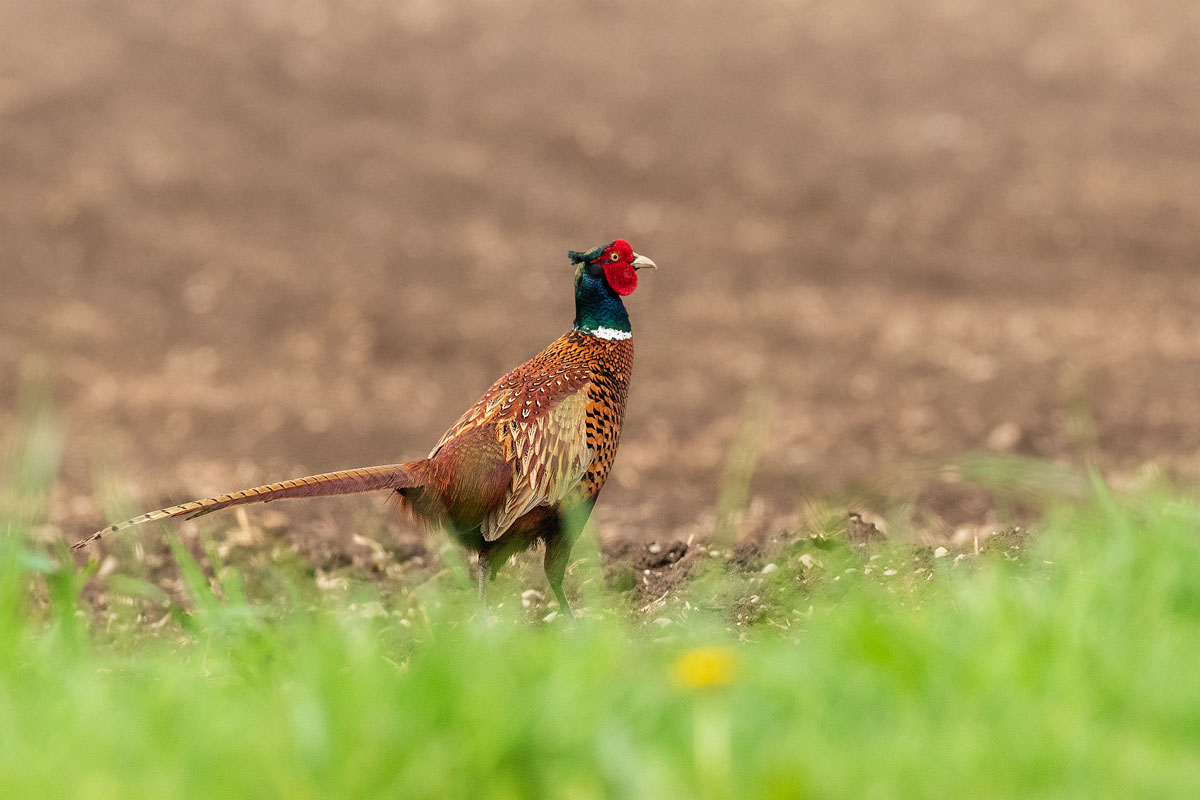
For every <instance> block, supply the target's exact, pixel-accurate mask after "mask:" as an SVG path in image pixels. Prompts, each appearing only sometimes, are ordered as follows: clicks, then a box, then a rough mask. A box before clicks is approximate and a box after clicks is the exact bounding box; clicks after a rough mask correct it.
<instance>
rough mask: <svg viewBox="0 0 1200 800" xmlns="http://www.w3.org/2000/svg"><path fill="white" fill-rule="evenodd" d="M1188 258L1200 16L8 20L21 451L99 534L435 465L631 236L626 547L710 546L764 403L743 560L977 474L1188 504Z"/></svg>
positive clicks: (13, 350)
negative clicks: (1079, 478) (358, 469)
mask: <svg viewBox="0 0 1200 800" xmlns="http://www.w3.org/2000/svg"><path fill="white" fill-rule="evenodd" d="M1197 220H1200V4H1197V3H1195V2H1192V1H1191V0H1145V1H1144V2H1139V3H1130V2H1124V1H1123V0H1059V2H1050V3H1047V2H1034V1H1033V0H1014V2H1007V3H999V4H998V3H989V2H984V1H983V0H913V1H912V2H906V3H893V2H883V1H882V0H836V1H829V2H816V1H813V2H805V1H804V0H790V1H789V2H783V1H782V0H744V2H741V3H736V4H732V3H724V2H712V1H704V2H694V1H693V2H683V1H682V0H659V1H658V2H633V1H626V0H613V1H611V2H608V1H604V2H601V1H600V0H597V1H595V2H583V3H553V4H550V3H546V4H536V3H532V2H526V1H525V0H504V2H499V1H494V2H484V1H483V0H474V1H472V0H456V1H455V2H439V1H437V0H346V1H345V2H332V0H204V2H185V3H166V2H112V0H107V1H101V0H66V1H63V0H40V1H39V2H36V3H33V2H26V1H23V0H0V280H2V283H0V426H4V427H7V426H10V425H11V424H12V422H13V420H14V417H15V415H16V413H17V406H18V403H17V398H18V396H19V393H20V387H21V384H22V381H25V380H28V375H29V373H30V372H31V371H34V372H37V371H41V372H43V373H47V374H48V376H49V381H50V384H51V385H52V387H53V392H54V396H55V398H56V405H57V408H58V411H59V413H60V414H61V416H62V419H63V421H64V423H65V425H66V431H67V457H66V461H65V465H64V469H63V472H62V477H61V480H60V485H59V487H58V489H57V494H58V501H57V502H56V504H55V509H56V510H55V515H56V519H55V521H56V522H57V523H58V524H59V525H60V526H61V527H62V529H63V531H65V532H66V533H67V535H68V537H69V538H71V539H74V538H76V537H77V536H81V535H84V534H86V533H89V532H90V531H92V530H94V529H95V528H96V527H98V526H99V525H101V524H102V523H104V522H105V521H106V514H107V513H109V512H108V510H107V509H106V508H104V507H103V505H102V504H101V503H100V502H99V501H98V500H97V499H96V498H97V494H98V491H99V489H98V487H99V485H100V484H101V483H103V482H104V481H105V480H111V479H115V480H117V481H118V482H119V483H121V484H122V485H124V486H125V487H126V491H127V493H128V495H129V496H130V497H131V502H132V503H133V504H134V505H136V506H138V508H135V509H133V510H141V507H142V506H145V507H157V506H159V505H163V504H165V503H167V502H174V501H179V500H182V499H189V498H191V497H193V496H198V495H208V494H213V493H217V492H221V491H227V490H230V489H234V488H240V487H242V486H244V485H250V484H256V483H261V482H265V481H268V480H277V479H282V478H285V477H292V476H294V475H298V474H306V473H311V472H318V471H326V470H332V469H341V468H348V467H354V466H361V465H366V464H376V463H387V462H391V461H397V460H406V459H410V458H415V457H420V456H422V455H424V454H425V453H426V452H427V450H428V448H429V447H430V445H431V444H432V443H433V442H434V441H435V440H436V438H437V437H438V436H439V435H440V434H441V432H442V431H443V430H444V429H445V428H446V427H447V426H448V424H449V423H450V422H452V421H453V420H454V419H455V418H456V417H457V416H458V414H459V412H461V411H462V410H463V409H465V408H466V407H467V406H469V405H470V404H471V403H473V402H474V401H475V400H476V399H477V398H478V396H479V395H480V394H481V393H482V391H483V390H484V389H485V388H486V387H487V386H488V385H489V384H490V383H491V381H492V380H493V379H495V378H496V377H498V376H499V375H500V374H502V373H503V372H504V371H505V370H507V369H509V368H510V367H512V366H515V365H516V364H517V363H519V362H520V361H522V360H523V359H525V358H527V357H529V356H530V355H532V354H533V353H535V352H537V351H538V350H539V349H540V348H541V347H543V346H544V345H545V344H546V343H548V342H549V341H550V340H551V339H553V338H554V337H556V336H557V335H559V334H560V333H562V332H563V331H564V330H565V329H566V328H567V327H568V326H569V325H570V323H571V320H572V314H573V304H572V295H571V270H570V268H569V266H568V265H567V261H566V251H567V250H568V249H583V248H587V247H591V246H593V245H596V244H601V243H606V242H608V241H611V240H612V239H614V238H617V237H624V238H628V239H629V240H630V241H631V242H632V243H633V245H634V247H635V248H636V249H637V250H638V251H639V252H643V253H645V254H647V255H649V256H651V257H652V258H654V259H655V260H656V261H657V262H658V264H659V265H660V267H661V269H660V270H659V271H658V272H657V273H654V274H650V275H647V276H645V279H644V280H643V281H642V287H641V288H640V289H639V291H638V292H637V293H636V294H635V295H633V296H632V297H631V298H630V302H629V303H628V305H629V306H630V311H631V315H632V317H633V321H634V327H635V331H636V334H637V341H638V357H637V363H636V367H635V375H634V382H633V388H632V396H631V401H630V407H629V412H628V416H627V423H626V428H625V433H624V436H623V441H622V448H621V454H620V457H619V458H618V460H617V465H616V469H615V471H614V476H613V479H612V480H611V481H610V483H609V488H608V489H606V492H605V497H604V498H603V499H602V502H601V503H600V506H599V507H598V509H597V515H596V516H597V519H598V520H599V521H600V523H601V526H602V530H603V532H604V534H605V535H606V536H608V537H633V538H643V539H650V538H653V539H670V538H675V537H684V536H687V535H688V534H689V533H695V532H698V533H701V534H703V533H704V532H705V531H706V530H708V529H710V528H711V524H712V519H713V515H714V508H715V506H716V502H717V500H716V498H717V493H718V487H719V485H720V483H721V480H722V474H723V473H724V471H725V468H726V467H725V465H726V460H727V458H728V454H729V452H730V450H731V448H733V447H734V445H735V440H736V439H737V437H738V430H739V426H740V425H741V420H742V418H743V408H744V404H745V398H746V397H747V396H748V395H751V394H753V393H756V392H757V393H761V394H765V395H767V396H769V397H770V398H771V406H772V411H771V413H770V416H769V418H768V422H767V424H768V428H767V437H766V442H765V446H764V448H763V451H762V459H761V463H760V465H759V470H758V473H757V475H756V477H755V482H754V486H753V497H754V499H753V501H752V502H751V505H750V509H749V512H748V514H747V517H746V519H745V521H744V524H745V525H746V526H747V528H748V529H754V528H755V527H757V528H759V529H761V530H764V531H766V530H778V529H779V527H780V526H781V525H787V524H789V522H788V521H789V519H791V518H792V516H793V515H794V514H795V513H796V511H797V508H798V507H799V506H800V505H801V504H802V500H803V498H805V497H814V496H820V495H821V494H822V493H826V492H840V491H847V490H849V489H848V487H853V486H856V485H860V484H863V483H868V482H870V481H872V480H876V479H877V478H878V476H879V475H881V474H884V473H886V472H888V471H894V470H896V469H903V468H904V465H906V464H913V463H931V462H936V460H937V459H938V458H941V457H946V456H954V455H958V454H962V453H965V452H971V451H993V452H1010V453H1017V454H1024V455H1030V456H1037V457H1043V458H1050V459H1066V460H1073V461H1076V462H1078V461H1079V460H1080V459H1081V458H1082V454H1083V453H1084V452H1085V451H1087V452H1093V453H1095V454H1096V455H1097V457H1098V459H1099V462H1100V464H1101V465H1102V466H1103V467H1104V468H1105V469H1106V470H1109V471H1110V472H1111V473H1113V474H1118V475H1119V474H1123V473H1130V474H1132V473H1137V472H1138V471H1140V470H1142V469H1144V466H1145V465H1146V464H1147V463H1151V464H1153V465H1154V467H1155V468H1157V469H1166V470H1170V471H1174V472H1178V473H1182V474H1184V475H1190V476H1195V475H1197V474H1200V424H1198V423H1197V420H1200V391H1197V388H1198V387H1200V281H1197V279H1196V274H1195V273H1196V269H1197V266H1198V265H1197V254H1198V253H1200V224H1198V223H1197ZM31 364H32V365H35V366H30V365H31ZM37 365H40V366H37ZM23 376H24V377H23ZM1080 419H1087V420H1091V422H1090V425H1081V424H1080V423H1079V420H1080ZM97 476H108V477H104V478H103V479H101V480H99V481H98V479H97ZM360 504H361V503H360ZM330 508H331V506H329V505H326V504H322V503H314V504H306V503H296V504H284V505H282V506H273V507H272V509H278V511H277V512H276V511H273V512H272V513H280V512H281V513H283V514H286V515H287V517H288V518H290V519H292V520H296V521H304V520H310V521H311V520H313V519H316V518H318V517H322V516H326V517H328V515H330V514H331V513H332V512H330V511H329V509H330ZM371 511H372V513H377V514H378V515H379V516H381V517H382V516H383V515H384V514H385V513H386V512H384V511H383V509H382V503H380V504H378V507H376V506H372V507H371ZM939 513H940V514H941V515H942V517H943V518H944V519H945V520H946V522H947V524H949V525H955V524H963V523H972V522H979V523H981V522H983V521H984V518H985V517H986V515H987V514H988V513H989V512H988V510H987V509H986V508H982V507H978V506H977V505H972V504H971V503H967V502H963V503H948V504H943V507H942V508H941V509H940V510H939Z"/></svg>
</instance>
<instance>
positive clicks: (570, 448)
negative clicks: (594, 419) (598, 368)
mask: <svg viewBox="0 0 1200 800" xmlns="http://www.w3.org/2000/svg"><path fill="white" fill-rule="evenodd" d="M590 387H591V371H590V370H589V368H588V367H587V366H586V365H585V364H579V363H566V362H563V361H560V360H557V359H555V358H553V357H552V356H551V353H550V351H546V352H544V353H542V354H541V355H539V356H538V357H536V358H534V359H531V360H530V361H527V362H526V363H524V364H522V365H521V366H520V367H517V368H516V369H515V370H513V371H512V372H510V373H509V374H507V375H505V376H504V377H503V378H501V379H500V380H498V381H496V383H494V384H493V385H492V387H491V388H490V389H488V391H487V392H486V393H485V394H484V396H483V397H482V398H480V400H479V402H478V403H476V404H475V405H474V406H473V407H472V408H471V409H470V410H468V411H467V413H465V414H463V415H462V417H461V418H460V419H459V420H458V421H457V422H455V423H454V425H452V426H451V427H450V430H448V431H446V434H445V435H444V436H443V437H442V438H441V440H440V441H439V442H438V443H437V446H435V447H434V448H433V452H431V453H430V454H429V458H430V459H434V458H435V457H436V456H437V454H438V451H440V450H441V449H442V448H443V446H445V445H446V444H447V443H449V442H451V441H453V440H455V439H458V438H459V437H461V436H463V435H464V434H467V433H468V432H471V431H474V430H476V429H478V428H487V429H489V430H491V431H492V432H493V433H494V435H495V437H496V441H497V442H498V443H499V444H500V445H501V447H500V452H501V458H502V459H503V460H504V462H505V463H506V464H508V466H509V467H510V468H511V470H512V475H511V478H510V479H509V482H508V486H507V488H506V489H505V490H504V494H503V496H502V497H501V498H500V500H499V502H496V503H494V504H492V505H491V508H490V510H489V512H488V513H487V515H486V516H485V518H484V519H483V520H482V522H481V530H482V533H483V536H484V538H485V539H486V540H487V541H492V540H495V539H498V538H499V537H500V536H501V535H502V534H503V533H504V532H505V531H506V530H508V528H509V527H510V526H511V525H512V524H513V523H514V522H516V521H517V520H518V519H520V518H521V517H522V516H524V515H525V514H527V513H528V512H529V511H531V510H532V509H534V508H536V507H538V506H541V505H554V504H555V503H558V502H559V501H561V500H562V499H563V497H565V496H566V494H567V493H568V492H569V491H570V490H571V489H572V488H574V487H575V485H576V484H578V483H579V480H580V479H581V478H582V477H583V474H584V472H585V471H586V470H587V467H588V465H589V464H590V463H591V460H592V457H593V455H594V454H593V452H592V450H591V449H590V448H589V447H588V442H587V409H588V396H589V391H590Z"/></svg>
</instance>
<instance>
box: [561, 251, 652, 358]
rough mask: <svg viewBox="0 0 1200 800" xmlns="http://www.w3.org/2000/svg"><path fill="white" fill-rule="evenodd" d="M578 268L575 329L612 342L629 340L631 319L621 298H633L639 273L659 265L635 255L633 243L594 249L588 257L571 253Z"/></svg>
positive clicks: (576, 276)
mask: <svg viewBox="0 0 1200 800" xmlns="http://www.w3.org/2000/svg"><path fill="white" fill-rule="evenodd" d="M570 256H571V263H572V264H575V265H576V266H575V328H576V330H580V331H583V332H584V333H589V334H592V335H594V336H600V337H601V338H608V339H627V338H629V335H630V328H629V315H628V314H627V313H626V312H625V304H624V303H622V302H621V298H622V297H625V296H627V295H630V294H633V290H634V289H636V288H637V285H638V276H637V273H638V270H640V269H657V268H658V267H657V265H656V264H655V263H654V262H653V261H651V260H650V259H648V258H646V257H645V256H640V255H638V254H637V253H635V252H633V248H632V247H630V246H629V242H627V241H625V240H624V239H617V240H616V241H615V242H613V243H612V244H606V245H601V246H599V247H593V248H592V249H591V250H588V251H587V252H586V253H579V252H576V251H574V250H572V251H571V253H570Z"/></svg>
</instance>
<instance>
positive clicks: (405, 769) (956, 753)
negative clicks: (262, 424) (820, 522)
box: [0, 415, 1200, 800]
mask: <svg viewBox="0 0 1200 800" xmlns="http://www.w3.org/2000/svg"><path fill="white" fill-rule="evenodd" d="M29 419H30V420H32V421H31V422H29V423H28V424H26V425H25V426H24V427H23V429H22V432H20V433H19V434H18V435H17V436H16V437H15V438H14V442H15V444H14V445H13V446H12V447H11V448H10V459H9V470H8V471H7V472H6V473H5V474H6V475H7V476H8V477H7V479H6V484H5V485H4V486H3V487H0V489H2V491H0V494H2V495H3V503H2V504H0V508H2V509H3V512H2V519H0V531H2V537H0V797H6V798H33V797H37V798H56V797H72V798H77V797H86V798H89V800H103V799H104V798H121V799H122V800H124V799H126V798H137V797H156V798H159V797H170V798H190V797H196V798H214V797H220V798H230V797H254V798H263V797H288V798H331V797H339V798H341V797H362V798H372V797H421V798H447V797H471V798H478V797H495V798H508V797H512V798H517V797H544V798H593V797H596V798H599V797H627V798H694V797H713V798H725V797H729V798H732V797H780V798H786V797H885V798H886V797H897V798H914V797H937V798H944V797H952V796H969V797H1013V796H1033V795H1038V796H1056V797H1087V798H1093V797H1098V796H1103V797H1169V796H1178V797H1192V796H1194V794H1195V790H1196V787H1197V786H1200V675H1198V674H1197V669H1196V665H1197V664H1200V538H1198V537H1200V510H1198V509H1197V506H1196V504H1195V503H1194V502H1193V501H1192V500H1191V499H1187V498H1185V497H1183V496H1181V495H1180V493H1178V492H1171V491H1167V490H1161V491H1154V490H1150V491H1145V492H1142V493H1139V494H1136V495H1129V496H1115V495H1113V494H1111V493H1110V492H1108V491H1107V490H1106V489H1105V488H1104V487H1103V486H1102V485H1101V484H1099V483H1098V482H1097V483H1096V484H1095V485H1094V486H1093V487H1092V488H1091V490H1090V492H1087V493H1085V494H1086V495H1087V496H1086V497H1085V499H1083V500H1080V501H1075V502H1071V503H1068V504H1064V505H1061V506H1059V507H1057V508H1053V509H1052V510H1050V511H1049V512H1048V514H1047V516H1046V518H1045V520H1044V521H1043V522H1042V524H1041V525H1040V526H1039V527H1038V531H1037V534H1036V536H1034V537H1033V539H1032V542H1031V543H1030V544H1029V545H1028V546H1027V547H1025V548H1024V549H1022V550H1021V551H1020V554H1019V557H1017V558H1015V559H1014V558H1012V557H1011V555H1012V553H1011V552H1010V551H1003V552H1002V551H999V550H997V551H995V552H993V553H992V554H991V555H989V554H987V553H984V554H983V555H981V556H980V557H978V558H973V557H966V558H964V559H962V560H960V561H958V562H957V563H956V562H955V559H953V558H941V559H933V558H932V557H931V556H928V555H927V554H926V555H925V556H922V555H921V553H919V552H917V551H915V550H912V549H905V548H904V547H903V546H898V545H886V546H884V549H882V550H880V551H879V552H877V553H876V555H881V558H879V559H877V560H875V561H870V560H868V557H867V556H866V555H865V554H863V553H861V552H858V551H857V550H856V549H855V548H853V547H847V546H835V545H834V544H833V543H831V542H830V541H828V540H826V539H824V538H823V537H820V536H816V537H812V538H805V539H801V540H800V541H798V542H796V543H795V544H794V545H793V546H790V547H787V548H784V549H783V551H782V552H781V553H780V555H779V556H778V557H777V558H775V559H774V560H773V561H772V562H771V563H773V564H775V565H776V566H775V568H772V569H771V570H768V572H767V573H766V574H764V573H762V572H761V571H759V570H758V569H753V570H750V571H745V570H743V571H741V572H738V571H737V570H734V569H733V567H732V565H729V564H726V563H725V562H718V561H717V560H716V559H710V560H709V561H708V562H706V566H705V568H704V569H698V570H697V574H696V576H695V577H694V579H693V580H692V581H691V582H690V583H689V585H688V586H686V587H684V588H682V589H681V593H682V596H683V598H684V599H683V601H682V602H681V603H679V604H677V605H675V606H672V608H673V609H674V612H673V613H674V616H673V617H672V619H673V622H672V624H669V625H666V624H662V618H659V620H658V621H650V620H649V619H644V618H642V617H640V616H639V615H638V614H637V613H635V612H633V611H631V610H630V609H629V608H628V601H627V600H626V599H624V598H622V597H620V596H616V594H615V593H614V592H612V590H597V591H598V592H602V594H601V595H600V596H595V597H592V598H591V599H590V601H589V608H590V609H591V610H592V613H591V615H590V618H586V619H583V620H580V622H579V623H578V624H576V625H566V624H563V621H562V620H557V621H555V622H553V623H551V624H538V623H530V622H529V621H528V620H527V619H526V618H525V617H524V616H523V615H522V614H521V612H520V611H519V610H513V609H508V610H506V608H505V607H496V608H494V609H493V611H492V613H493V614H494V615H495V616H492V617H490V618H487V619H485V618H483V617H482V615H481V614H479V613H478V610H477V609H476V607H475V606H474V604H473V602H472V601H471V600H472V598H471V592H470V591H461V592H460V591H455V590H454V589H453V588H451V589H449V590H443V589H442V588H441V586H440V584H439V583H438V582H430V583H429V584H428V585H427V586H424V587H417V588H416V589H415V590H414V591H413V592H412V593H409V594H406V595H405V596H403V597H397V596H390V595H383V594H380V593H379V590H378V588H377V587H374V586H372V585H369V584H362V585H355V586H352V587H351V588H350V590H349V591H347V592H344V593H329V592H325V593H321V592H314V591H312V590H311V587H310V586H309V584H311V582H312V581H311V578H310V577H308V576H307V575H305V574H304V572H303V571H288V570H286V569H283V568H277V567H273V568H271V569H270V570H268V571H267V573H266V574H260V573H258V572H255V573H253V574H252V573H251V572H249V571H247V570H243V569H241V568H239V567H237V566H236V565H230V566H225V567H222V568H221V569H219V570H217V571H216V573H215V574H205V573H204V571H202V569H201V568H200V567H199V566H198V565H197V563H196V562H195V561H194V560H193V559H192V557H191V556H190V555H189V553H188V551H187V550H186V549H184V548H182V547H179V546H175V547H174V553H175V558H176V559H177V561H178V562H179V564H180V571H181V575H182V579H183V584H184V586H185V587H186V591H185V593H184V598H185V599H184V600H183V601H182V602H180V601H176V600H171V599H170V598H167V597H165V596H162V594H161V592H157V591H156V590H155V588H154V587H153V586H151V585H150V584H143V583H140V582H139V581H138V580H137V579H135V578H125V579H124V580H122V581H118V580H115V578H116V576H111V577H109V578H101V577H99V576H97V575H95V574H94V571H95V570H94V568H90V569H87V570H82V571H81V570H79V569H77V568H76V566H75V565H74V564H73V563H72V561H71V560H70V559H69V558H68V555H67V553H66V551H65V549H64V548H62V547H59V548H57V549H56V550H51V551H47V550H46V548H45V547H44V546H40V545H36V544H35V543H34V539H33V538H32V537H31V536H30V531H31V530H32V529H33V528H34V527H35V526H37V525H38V523H39V517H40V515H42V514H44V513H45V510H46V506H47V503H48V499H47V498H48V491H47V487H48V485H49V481H50V480H51V479H52V476H53V468H52V464H53V461H54V454H55V447H56V446H57V441H58V439H57V437H56V436H55V435H54V429H53V425H52V424H51V423H50V422H49V420H48V418H44V417H41V416H38V415H33V416H32V417H29ZM151 535H152V534H151ZM914 559H915V560H914ZM888 563H894V564H896V565H901V564H905V565H906V566H904V567H903V568H901V569H884V568H883V567H884V566H885V565H886V564H888ZM872 564H877V565H878V568H875V569H871V570H870V571H868V570H869V568H870V566H871V565H872ZM911 564H920V566H917V567H913V566H911ZM89 581H90V582H91V583H92V584H95V583H97V582H103V583H104V584H105V587H106V594H105V597H106V600H105V608H104V609H103V613H100V612H99V611H97V609H96V608H94V607H93V605H92V604H91V603H90V602H88V600H87V599H86V598H87V596H88V595H87V590H86V586H87V584H88V582H89ZM751 587H753V590H754V591H755V592H757V594H756V595H755V601H754V602H755V605H756V607H757V608H759V609H760V611H759V612H758V614H757V615H756V616H754V617H753V618H751V620H750V624H749V625H748V626H746V627H734V626H731V625H730V623H729V620H730V618H731V613H730V612H731V608H730V606H731V605H734V604H737V603H739V602H744V598H745V596H746V594H747V592H748V591H750V588H751ZM507 605H508V606H512V605H513V604H512V603H509V604H507ZM147 608H157V609H160V610H163V611H164V613H163V614H162V615H161V619H157V620H155V621H147V618H146V616H145V611H146V609H147Z"/></svg>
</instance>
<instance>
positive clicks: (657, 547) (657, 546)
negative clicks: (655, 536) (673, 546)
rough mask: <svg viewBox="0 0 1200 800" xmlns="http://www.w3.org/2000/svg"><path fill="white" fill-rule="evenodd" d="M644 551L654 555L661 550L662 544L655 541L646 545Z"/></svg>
mask: <svg viewBox="0 0 1200 800" xmlns="http://www.w3.org/2000/svg"><path fill="white" fill-rule="evenodd" d="M646 551H647V552H649V553H653V554H654V555H658V554H659V553H661V552H662V545H661V544H659V543H658V542H655V543H654V544H652V545H650V546H649V547H647V548H646Z"/></svg>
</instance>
